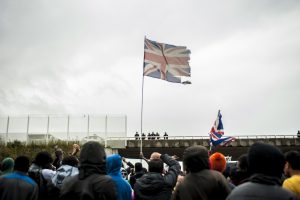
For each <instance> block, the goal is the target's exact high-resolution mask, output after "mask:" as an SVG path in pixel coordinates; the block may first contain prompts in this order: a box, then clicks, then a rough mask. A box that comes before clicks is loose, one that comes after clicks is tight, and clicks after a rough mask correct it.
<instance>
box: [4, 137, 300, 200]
mask: <svg viewBox="0 0 300 200" xmlns="http://www.w3.org/2000/svg"><path fill="white" fill-rule="evenodd" d="M141 157H142V159H144V160H145V161H146V162H147V165H148V166H147V169H146V168H145V167H144V166H143V165H142V163H141V162H136V163H135V164H132V163H131V162H129V161H128V160H127V159H125V158H123V157H121V156H120V155H119V154H112V155H106V153H105V151H104V148H103V146H102V145H100V144H99V143H98V142H87V143H85V144H84V145H83V146H82V148H80V146H79V145H77V144H74V145H73V152H72V153H71V154H68V155H65V154H64V152H63V151H62V150H61V149H59V148H56V149H55V159H54V160H53V159H52V156H51V154H50V153H49V152H46V151H42V152H39V153H38V154H37V155H36V156H35V159H34V161H33V162H32V163H31V162H30V160H29V158H28V157H26V156H18V157H16V158H15V159H12V158H5V159H4V160H2V162H1V176H0V200H31V199H32V200H37V199H40V200H48V199H49V200H50V199H51V200H56V199H61V200H75V199H80V200H92V199H94V200H98V199H99V200H100V199H105V200H110V199H112V200H114V199H118V200H131V199H135V200H139V199H146V200H147V199H149V200H150V199H151V200H157V199H158V200H160V199H161V200H168V199H174V200H182V199H184V200H193V199H195V200H196V199H207V200H222V199H228V200H239V199H246V200H248V199H249V200H250V199H251V200H253V199H264V200H265V199H267V200H268V199H279V200H281V199H282V200H285V199H286V200H288V199H289V200H293V199H299V198H300V153H299V152H298V151H289V152H286V153H285V154H283V153H282V152H281V151H280V150H279V149H278V148H277V147H275V146H273V145H271V144H265V143H254V144H253V145H252V146H251V147H250V148H249V150H248V152H247V154H245V155H242V156H240V158H239V159H238V162H237V165H233V166H230V167H229V165H228V163H226V159H225V157H224V155H223V154H222V153H220V152H215V153H209V152H208V150H207V149H206V147H204V146H200V145H199V146H191V147H188V148H186V149H185V150H184V153H183V155H182V161H183V169H181V166H180V164H179V162H178V160H177V158H178V157H177V156H170V155H168V154H161V153H158V152H153V153H152V154H151V156H150V158H148V159H147V158H145V157H143V155H142V154H141Z"/></svg>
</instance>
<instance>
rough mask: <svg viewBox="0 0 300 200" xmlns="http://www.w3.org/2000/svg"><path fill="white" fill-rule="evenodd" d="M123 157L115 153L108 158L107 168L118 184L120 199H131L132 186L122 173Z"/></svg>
mask: <svg viewBox="0 0 300 200" xmlns="http://www.w3.org/2000/svg"><path fill="white" fill-rule="evenodd" d="M121 166H122V158H121V156H120V155H119V154H113V155H110V156H108V157H107V158H106V170H107V173H108V175H109V176H110V177H111V178H112V179H113V181H114V182H115V184H116V187H117V192H118V200H131V199H132V190H131V187H130V185H129V183H128V181H126V180H125V179H123V177H122V175H121Z"/></svg>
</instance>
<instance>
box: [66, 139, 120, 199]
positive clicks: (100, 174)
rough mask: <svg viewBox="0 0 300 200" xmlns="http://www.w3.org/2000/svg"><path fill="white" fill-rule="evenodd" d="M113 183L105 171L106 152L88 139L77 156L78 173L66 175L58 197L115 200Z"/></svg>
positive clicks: (115, 191) (115, 193)
mask: <svg viewBox="0 0 300 200" xmlns="http://www.w3.org/2000/svg"><path fill="white" fill-rule="evenodd" d="M117 198H118V196H117V190H116V187H115V183H114V181H113V180H112V178H111V177H110V176H108V175H107V173H106V154H105V151H104V148H103V146H102V145H100V144H99V143H98V142H95V141H90V142H87V143H85V144H84V145H83V147H82V149H81V152H80V156H79V174H77V175H75V176H71V177H67V178H66V179H65V180H64V181H63V184H62V188H61V192H60V199H61V200H75V199H85V200H89V199H93V200H100V199H101V200H108V199H111V200H117Z"/></svg>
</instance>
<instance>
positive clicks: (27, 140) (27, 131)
mask: <svg viewBox="0 0 300 200" xmlns="http://www.w3.org/2000/svg"><path fill="white" fill-rule="evenodd" d="M28 133H29V115H28V118H27V130H26V138H27V139H26V145H28V142H29V135H28Z"/></svg>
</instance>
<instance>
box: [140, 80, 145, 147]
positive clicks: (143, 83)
mask: <svg viewBox="0 0 300 200" xmlns="http://www.w3.org/2000/svg"><path fill="white" fill-rule="evenodd" d="M143 103H144V74H143V81H142V104H141V133H140V140H141V147H140V148H141V153H143V139H142V133H143Z"/></svg>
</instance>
